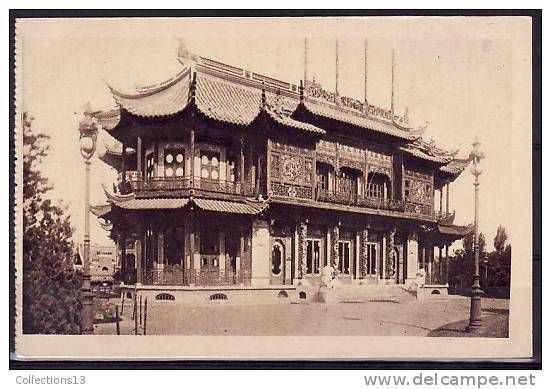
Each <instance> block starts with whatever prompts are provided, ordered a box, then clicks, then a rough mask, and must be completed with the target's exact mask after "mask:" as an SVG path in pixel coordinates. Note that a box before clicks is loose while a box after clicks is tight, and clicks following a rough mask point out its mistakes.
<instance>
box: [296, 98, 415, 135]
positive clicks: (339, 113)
mask: <svg viewBox="0 0 551 389" xmlns="http://www.w3.org/2000/svg"><path fill="white" fill-rule="evenodd" d="M303 106H304V108H306V110H307V111H309V112H310V113H312V114H314V115H317V116H321V117H325V118H329V119H333V120H337V121H340V122H343V123H347V124H352V125H354V126H357V127H361V128H367V129H370V130H372V131H375V132H380V133H382V134H387V135H392V136H395V137H398V138H402V139H406V140H413V139H414V136H413V135H411V134H409V133H408V132H407V131H405V130H402V129H399V128H398V127H397V125H396V124H394V123H390V122H388V123H387V122H384V121H382V120H378V119H374V118H370V117H367V116H361V115H360V114H357V113H355V112H349V111H347V110H345V109H344V108H338V107H333V106H331V105H329V104H322V103H317V102H313V101H308V100H307V101H305V102H304V104H303Z"/></svg>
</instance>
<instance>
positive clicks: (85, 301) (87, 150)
mask: <svg viewBox="0 0 551 389" xmlns="http://www.w3.org/2000/svg"><path fill="white" fill-rule="evenodd" d="M78 130H79V132H80V138H79V145H80V153H81V154H82V157H83V158H84V166H85V184H84V264H83V265H84V274H83V278H82V290H81V292H82V293H81V296H82V319H81V320H82V321H81V327H82V334H83V335H91V334H93V333H94V321H93V320H94V318H93V295H92V290H91V286H90V159H91V158H92V156H93V155H94V152H95V151H96V140H97V137H98V129H97V127H96V124H95V123H94V118H93V113H92V109H91V108H90V104H89V103H88V104H87V105H86V108H85V110H84V118H83V120H82V121H81V122H80V123H79V125H78Z"/></svg>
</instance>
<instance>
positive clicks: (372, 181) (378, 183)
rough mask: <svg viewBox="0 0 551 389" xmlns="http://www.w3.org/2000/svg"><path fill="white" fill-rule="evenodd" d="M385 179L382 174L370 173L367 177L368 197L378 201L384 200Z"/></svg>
mask: <svg viewBox="0 0 551 389" xmlns="http://www.w3.org/2000/svg"><path fill="white" fill-rule="evenodd" d="M385 181H386V177H385V176H384V175H382V174H376V173H370V174H369V175H368V176H367V191H366V194H367V196H368V197H375V198H379V199H383V198H385V197H386V196H385V186H386V182H385Z"/></svg>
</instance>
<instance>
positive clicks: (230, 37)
mask: <svg viewBox="0 0 551 389" xmlns="http://www.w3.org/2000/svg"><path fill="white" fill-rule="evenodd" d="M17 32H18V43H19V45H20V46H19V47H20V51H18V66H17V72H18V74H17V77H18V82H19V84H18V85H19V90H18V93H19V99H20V101H18V106H19V107H22V108H23V109H26V110H28V111H30V112H31V114H32V115H33V116H34V117H35V118H36V120H35V121H34V127H35V129H36V130H37V131H42V132H44V133H46V134H48V135H49V136H50V137H51V152H50V155H49V156H48V157H47V158H46V159H45V161H44V163H43V164H42V166H41V170H42V171H43V174H44V175H45V176H46V177H48V178H49V180H50V182H51V183H52V184H53V185H54V189H53V191H52V192H51V197H52V198H54V199H60V200H62V201H63V204H64V205H65V206H67V207H68V213H69V214H70V215H71V219H72V223H73V226H74V227H75V228H76V234H75V239H76V240H79V239H82V235H83V221H84V215H83V213H84V212H83V211H84V193H83V188H84V164H83V162H82V157H81V156H80V152H79V146H78V122H79V120H80V118H81V113H82V110H83V105H84V104H85V103H86V102H87V101H89V102H90V103H91V104H92V107H93V109H108V108H113V107H114V106H115V105H114V104H115V103H114V100H113V98H112V97H111V95H110V93H109V90H108V88H107V86H106V82H108V83H109V84H111V85H113V86H115V87H117V88H120V89H123V90H131V89H132V87H133V85H134V84H141V85H147V84H150V83H154V82H159V81H162V80H164V79H166V78H169V77H170V76H172V75H174V74H175V73H177V72H178V71H179V70H180V69H181V65H180V64H179V62H178V61H177V60H176V54H177V49H178V42H179V40H183V41H184V42H185V44H186V46H187V47H188V49H189V50H190V51H191V52H194V53H196V54H198V55H201V56H205V57H208V58H211V59H215V60H218V61H221V62H224V63H228V64H232V65H235V66H240V67H244V68H247V69H249V70H253V71H256V72H259V73H262V74H265V75H268V76H272V77H275V78H279V79H282V80H285V81H289V82H293V83H299V82H300V79H301V78H302V76H303V72H304V67H303V64H304V46H303V38H304V37H305V36H308V37H309V60H308V62H309V68H308V74H309V76H310V77H312V76H315V78H316V80H319V81H320V82H321V83H322V85H323V86H324V87H325V88H326V89H328V90H333V89H334V86H335V38H336V37H338V38H339V47H340V54H339V61H340V76H339V79H340V87H339V89H340V94H341V95H344V96H350V97H356V98H359V99H360V100H363V80H364V74H363V61H364V57H363V55H364V54H363V40H364V39H365V38H367V39H368V47H369V49H368V99H369V101H370V102H371V103H373V104H376V105H380V106H383V107H388V108H389V107H390V74H391V50H392V48H395V50H396V92H395V93H396V107H397V111H398V113H400V114H401V113H403V109H404V107H405V106H408V107H409V113H410V120H411V122H412V124H413V125H414V126H419V125H422V124H424V123H425V121H428V122H429V123H430V124H429V128H428V130H427V131H426V133H425V135H424V137H425V139H426V140H427V141H428V140H430V139H431V137H433V138H434V139H435V140H436V142H437V144H438V145H439V146H441V147H444V148H448V149H455V148H460V150H461V151H460V156H466V155H468V152H469V151H470V148H471V143H472V141H473V140H474V138H475V136H476V135H478V137H479V139H480V140H481V142H482V144H483V149H484V151H485V153H486V159H485V160H484V173H483V175H482V176H481V186H480V200H481V203H480V227H481V231H482V232H484V233H485V234H486V236H487V241H488V243H489V244H490V245H491V241H492V240H493V237H494V235H495V231H496V228H497V226H498V225H499V224H503V225H504V226H505V227H506V228H509V227H510V225H511V222H512V220H511V211H510V210H511V207H512V205H513V204H512V197H511V189H512V188H511V179H512V176H511V175H512V170H511V163H512V160H513V159H512V158H511V151H512V149H511V146H512V145H511V142H512V141H511V126H512V84H511V74H512V60H511V55H512V54H511V53H512V51H511V50H512V48H511V34H512V30H511V29H510V24H508V21H507V19H505V18H501V19H496V18H492V19H486V18H471V19H469V20H466V19H462V18H448V19H446V20H444V19H439V18H364V19H362V18H347V19H331V18H323V19H309V18H300V19H289V18H287V19H278V20H276V19H261V20H258V19H257V20H245V19H225V20H221V19H216V20H214V19H206V18H198V19H164V20H159V19H157V20H146V19H111V20H100V19H95V20H94V19H92V20H78V19H76V20H62V19H52V20H26V21H24V22H23V23H19V24H18V31H17ZM100 143H101V141H100ZM100 147H101V145H100ZM91 175H92V182H91V187H92V193H91V200H92V203H102V202H105V196H104V194H103V191H102V189H101V184H102V183H105V184H107V185H108V187H111V183H112V182H113V181H114V179H115V172H114V170H113V169H111V168H109V167H108V166H107V165H105V164H104V163H103V162H101V161H100V160H98V159H97V158H94V160H93V163H92V174H91ZM472 183H473V177H472V176H471V175H470V173H469V172H468V171H466V172H464V173H463V175H462V176H460V178H459V179H457V180H456V181H455V182H454V183H453V184H452V185H451V200H450V207H451V210H453V209H455V210H456V223H457V224H468V223H469V222H471V221H472V220H473V214H474V192H473V185H472ZM91 220H92V229H91V231H92V242H93V243H109V242H110V240H109V239H108V238H107V234H106V232H105V231H103V230H102V229H101V227H100V226H99V224H98V223H97V222H96V219H95V218H94V217H92V219H91ZM511 238H512V237H511Z"/></svg>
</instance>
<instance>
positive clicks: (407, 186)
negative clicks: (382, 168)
mask: <svg viewBox="0 0 551 389" xmlns="http://www.w3.org/2000/svg"><path fill="white" fill-rule="evenodd" d="M404 187H405V189H404V196H405V198H406V200H407V198H408V197H409V188H410V183H409V180H404Z"/></svg>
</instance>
